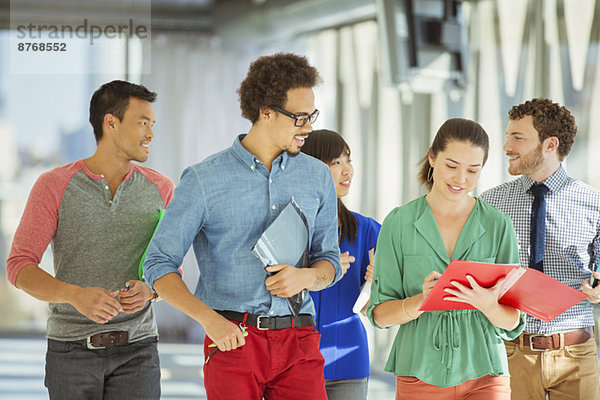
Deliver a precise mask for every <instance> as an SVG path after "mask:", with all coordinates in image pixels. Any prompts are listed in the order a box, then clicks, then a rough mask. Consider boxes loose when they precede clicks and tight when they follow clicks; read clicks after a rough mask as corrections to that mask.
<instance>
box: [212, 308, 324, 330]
mask: <svg viewBox="0 0 600 400" xmlns="http://www.w3.org/2000/svg"><path fill="white" fill-rule="evenodd" d="M217 312H218V313H219V314H221V315H222V316H224V317H225V318H227V319H230V320H232V321H236V322H242V321H244V313H242V312H238V311H229V310H224V311H221V310H217ZM246 324H248V325H252V326H255V327H256V328H258V329H259V330H265V329H286V328H294V327H296V328H300V327H302V326H316V325H317V324H316V322H315V319H314V318H313V317H312V315H310V314H298V315H297V316H296V317H292V316H291V315H286V316H283V317H269V316H266V315H252V314H247V316H246Z"/></svg>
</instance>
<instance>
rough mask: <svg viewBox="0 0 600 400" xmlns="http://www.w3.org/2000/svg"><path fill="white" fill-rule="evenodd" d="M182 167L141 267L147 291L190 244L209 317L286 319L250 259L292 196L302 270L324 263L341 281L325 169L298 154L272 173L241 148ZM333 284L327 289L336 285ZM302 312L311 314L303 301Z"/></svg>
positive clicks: (279, 161)
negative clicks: (302, 235) (301, 219)
mask: <svg viewBox="0 0 600 400" xmlns="http://www.w3.org/2000/svg"><path fill="white" fill-rule="evenodd" d="M244 136H245V135H241V136H239V137H238V138H236V140H235V141H234V143H233V146H231V147H230V148H228V149H226V150H223V151H221V152H219V153H216V154H214V155H212V156H210V157H208V158H207V159H206V160H204V161H202V162H200V163H198V164H195V165H192V166H191V167H188V168H186V169H185V170H184V171H183V174H182V175H181V181H180V183H179V185H178V186H177V188H176V189H175V193H174V197H173V199H172V200H171V202H170V203H169V205H168V207H167V209H166V211H165V215H164V217H163V219H162V220H161V222H160V224H159V226H158V228H157V230H156V233H155V235H154V238H153V239H152V241H151V242H150V245H149V247H148V252H147V254H146V260H145V262H144V265H143V269H144V275H145V278H146V281H147V283H148V284H149V285H150V287H152V286H153V284H154V281H155V280H157V279H159V278H160V277H162V276H163V275H165V274H168V273H171V272H176V273H179V271H178V267H179V266H180V265H181V264H182V262H183V257H184V256H185V254H186V252H187V251H188V249H189V247H190V245H191V244H193V246H194V253H195V255H196V260H197V262H198V269H199V271H200V276H199V278H198V284H197V286H196V291H195V293H194V294H195V296H196V297H198V298H199V299H200V300H202V301H203V302H204V303H206V304H207V305H208V306H209V307H211V308H212V309H214V310H234V311H240V312H249V313H251V314H256V315H263V314H264V315H269V316H276V315H289V314H290V313H291V312H290V310H289V307H288V305H287V302H286V300H285V299H284V298H280V297H277V296H273V295H271V294H270V292H269V291H268V290H267V289H266V287H265V279H267V276H268V275H267V272H266V271H265V270H264V268H263V267H262V265H261V264H260V263H259V262H258V260H257V259H256V258H255V257H254V255H252V253H251V252H250V250H251V248H252V246H253V245H254V244H255V243H256V241H257V240H258V238H259V237H260V235H261V234H262V232H263V231H264V230H265V229H266V228H267V227H268V226H269V224H270V223H271V222H273V220H274V219H275V218H277V216H278V215H279V213H280V212H281V210H283V208H284V207H285V206H286V205H287V204H288V203H289V202H290V200H291V198H292V197H294V199H295V200H296V202H297V203H298V205H299V206H300V208H301V209H302V211H303V212H304V214H305V216H306V220H307V222H308V227H309V235H308V236H309V265H311V264H312V263H314V262H315V261H318V260H327V261H329V262H330V263H331V264H333V266H334V267H335V271H336V277H335V281H337V280H338V279H340V277H341V266H340V258H339V250H338V241H337V203H336V193H335V187H334V185H333V179H332V176H331V172H330V171H329V168H327V166H326V165H325V164H323V163H322V162H321V161H319V160H317V159H315V158H312V157H310V156H307V155H306V154H304V153H300V154H298V155H297V156H294V157H291V156H289V155H288V154H287V153H286V152H283V153H282V154H281V155H279V156H278V157H277V158H276V159H275V160H274V161H273V164H272V167H271V172H269V170H268V169H267V168H266V167H265V166H264V164H263V163H262V162H261V161H260V160H258V159H257V158H256V157H255V156H254V155H253V154H251V153H250V152H248V151H247V150H246V149H245V148H244V147H243V146H242V144H241V140H242V139H243V138H244ZM335 281H334V282H335ZM300 312H301V313H309V314H312V315H314V313H315V310H314V305H313V302H312V299H311V297H310V296H309V295H307V296H306V298H305V301H304V304H303V305H302V309H301V310H300Z"/></svg>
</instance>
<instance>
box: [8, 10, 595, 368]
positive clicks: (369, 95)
mask: <svg viewBox="0 0 600 400" xmlns="http://www.w3.org/2000/svg"><path fill="white" fill-rule="evenodd" d="M123 19H124V20H125V21H129V22H131V21H134V22H135V23H136V24H137V25H138V26H139V25H144V26H145V27H146V28H148V32H147V33H148V34H147V35H145V36H144V35H132V34H127V33H121V34H114V35H111V37H110V38H108V37H104V38H99V39H98V40H97V41H96V42H94V43H93V44H92V43H90V42H89V40H87V39H79V40H77V38H72V37H71V38H65V37H64V35H63V37H59V38H56V36H54V39H53V38H52V36H48V32H41V31H37V29H38V27H41V26H42V25H46V26H50V25H54V26H57V27H61V26H63V25H68V24H71V26H75V24H77V25H80V24H82V22H83V21H84V20H87V21H88V22H87V23H89V25H91V24H96V25H98V26H101V27H106V26H107V25H109V24H111V23H116V22H115V21H121V20H123ZM61 24H62V25H61ZM30 26H31V27H32V28H29V27H30ZM150 28H151V29H150ZM44 30H46V31H48V30H52V28H44ZM36 32H37V33H38V34H39V36H41V37H44V36H43V35H46V37H48V38H49V39H48V40H46V41H53V42H56V43H59V42H64V43H65V44H66V46H68V47H67V49H66V51H64V52H56V51H46V52H39V51H38V52H26V51H20V50H19V48H18V46H19V44H20V43H21V44H25V43H27V42H35V40H33V39H39V38H36V37H35V36H34V34H36ZM88 39H89V38H88ZM38 41H39V40H38ZM599 42H600V0H599V1H596V0H502V1H500V0H464V1H459V0H377V1H375V0H302V1H300V0H219V1H217V0H152V1H150V0H104V1H93V0H59V1H41V0H38V1H33V0H13V1H10V2H9V1H5V0H0V275H3V276H4V277H5V276H6V262H5V261H6V257H7V255H8V250H9V247H10V244H11V241H12V236H13V234H14V231H15V229H16V227H17V225H18V222H19V219H20V216H21V213H22V210H23V208H24V205H25V202H26V199H27V196H28V193H29V190H30V189H31V186H32V185H33V183H34V181H35V179H36V178H37V177H38V176H39V175H40V174H41V173H42V172H44V171H46V170H48V169H51V168H53V167H55V166H58V165H61V164H64V163H67V162H70V161H73V160H76V159H79V158H84V157H88V156H89V155H91V154H92V153H93V152H94V150H95V142H94V138H93V133H92V129H91V126H90V125H89V123H88V121H87V119H88V107H89V100H90V97H91V95H92V93H93V92H94V90H96V89H97V88H98V87H99V86H100V85H101V84H103V83H105V82H107V81H110V80H113V79H126V80H130V81H132V82H137V83H141V84H144V85H145V86H147V87H148V88H149V89H150V90H153V91H156V92H158V102H157V103H156V104H155V105H154V109H155V113H156V125H155V128H154V132H155V138H154V141H153V143H152V150H151V153H150V158H149V161H148V162H147V163H146V164H147V165H148V166H150V167H152V168H155V169H157V170H159V171H160V172H162V173H164V174H165V175H167V176H169V177H170V178H171V179H173V181H174V182H175V183H177V182H178V181H179V176H180V173H181V172H182V170H183V168H185V167H186V166H188V165H190V164H192V163H196V162H198V161H201V160H202V159H204V158H205V157H206V156H208V155H209V154H212V153H214V152H216V151H219V150H221V149H224V148H226V147H228V146H230V145H231V143H232V142H233V140H234V138H235V137H236V135H238V134H241V133H244V132H247V130H248V129H249V127H250V124H249V122H248V121H247V120H244V119H242V118H241V116H240V109H239V104H238V98H237V94H236V89H237V88H238V86H239V83H240V82H241V81H242V79H243V78H244V77H245V75H246V72H247V69H248V66H249V64H250V62H251V61H252V60H254V59H256V58H257V57H259V56H261V55H267V54H273V53H276V52H294V53H298V54H302V55H306V56H307V57H308V59H309V61H310V62H311V63H312V64H313V65H314V66H316V67H317V69H318V70H319V71H320V73H321V75H322V77H323V83H322V84H321V85H320V86H319V87H317V88H316V90H315V93H316V106H317V108H318V109H319V110H320V111H321V114H320V117H319V120H318V121H317V122H316V124H315V125H314V127H315V129H319V128H327V129H333V130H336V131H338V132H340V133H341V134H342V135H343V136H344V137H345V138H346V140H347V142H348V143H349V145H350V147H351V149H352V160H353V163H354V166H355V178H354V180H353V187H352V189H351V190H350V194H349V195H348V197H347V198H346V199H345V203H346V204H347V206H348V207H349V208H350V209H351V210H356V211H358V212H360V213H362V214H365V215H368V216H372V217H373V218H375V219H377V220H378V221H380V222H382V221H383V218H384V217H385V216H386V215H387V213H388V212H389V211H391V209H392V208H394V207H395V206H397V205H401V204H403V203H405V202H407V201H409V200H411V199H413V198H415V197H417V196H418V195H420V194H422V189H421V188H420V187H419V185H418V183H417V179H416V173H417V163H418V162H419V160H420V159H421V158H422V157H423V156H424V155H425V154H426V151H427V148H428V145H429V143H430V141H431V139H432V137H433V135H435V133H436V131H437V129H438V127H439V126H440V125H441V123H442V122H443V121H444V120H446V119H447V118H451V117H465V118H471V119H474V120H476V121H478V122H479V123H481V124H482V125H483V127H484V128H485V129H486V130H487V132H488V134H489V135H490V139H491V147H490V156H489V160H488V162H487V165H486V166H485V168H484V170H483V173H482V175H481V179H480V181H479V185H478V187H477V189H476V193H475V194H477V193H480V192H481V191H483V190H485V189H487V188H490V187H492V186H495V185H497V184H499V183H501V182H504V181H506V180H508V179H511V178H510V177H509V176H508V173H507V171H506V170H507V162H506V157H505V156H504V153H503V151H502V145H503V142H504V138H505V133H504V129H505V127H506V123H507V112H508V110H509V109H510V107H511V106H512V105H515V104H518V103H521V102H523V101H525V100H527V99H529V98H531V97H536V96H544V97H550V98H552V99H553V100H554V101H557V102H559V103H561V104H563V105H565V106H566V107H567V108H569V109H570V110H571V111H572V112H573V114H574V115H575V118H576V121H577V124H578V126H579V132H578V135H577V138H576V141H575V145H574V146H573V150H572V152H571V154H570V156H569V157H568V160H567V162H566V163H565V166H566V169H567V171H568V173H569V174H570V175H571V176H573V177H576V178H578V179H580V180H582V181H584V182H586V183H588V184H590V185H592V186H595V187H597V188H600V168H598V167H597V165H596V162H597V160H598V158H597V155H596V154H597V152H598V150H600V133H599V132H598V130H599V129H600V120H599V118H600V112H598V110H600V108H599V104H598V103H599V102H600V87H599V83H598V79H597V76H598V72H599V70H600V64H599V63H598V60H599V44H600V43H599ZM42 266H43V267H44V268H45V269H47V270H48V271H52V255H51V251H50V249H48V250H47V254H45V256H44V260H43V262H42ZM183 268H184V274H185V280H186V282H187V283H188V285H189V286H190V288H191V289H192V290H193V289H194V287H195V285H196V281H197V279H198V273H197V270H196V266H195V261H194V260H193V257H192V255H191V254H188V256H187V257H186V262H185V264H184V266H183ZM155 307H156V311H157V318H158V321H159V327H160V334H161V340H163V341H165V342H178V343H199V342H201V341H202V339H203V335H204V334H203V332H202V329H201V328H200V326H199V325H197V324H195V323H193V322H192V321H191V320H190V319H189V318H187V317H185V316H183V315H182V314H180V313H178V312H177V311H175V310H174V309H173V308H171V307H170V306H168V305H167V304H165V303H157V304H155ZM0 315H1V316H2V317H1V318H0V336H2V337H43V335H44V331H45V324H46V315H47V305H46V304H45V303H41V302H38V301H36V300H35V299H33V298H32V297H30V296H28V295H26V294H24V293H22V292H20V291H18V290H16V289H15V288H13V287H12V286H11V285H10V284H8V282H7V280H6V279H0ZM369 333H370V338H371V342H372V358H373V360H372V362H373V370H374V371H382V370H383V364H384V363H385V360H386V359H387V355H388V349H389V347H390V346H391V342H392V340H393V337H394V335H395V330H394V329H389V330H377V331H374V330H373V329H370V328H369Z"/></svg>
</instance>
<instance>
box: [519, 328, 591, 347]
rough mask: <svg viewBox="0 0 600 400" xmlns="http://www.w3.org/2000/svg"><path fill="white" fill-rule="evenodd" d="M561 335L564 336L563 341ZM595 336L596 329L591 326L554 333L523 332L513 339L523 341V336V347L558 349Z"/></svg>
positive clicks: (583, 341)
mask: <svg viewBox="0 0 600 400" xmlns="http://www.w3.org/2000/svg"><path fill="white" fill-rule="evenodd" d="M561 336H562V337H563V339H562V343H561ZM593 337H594V329H593V327H591V326H588V327H586V328H580V329H575V330H573V331H568V332H564V333H563V332H559V333H554V334H552V335H535V334H531V333H522V334H521V335H520V336H519V337H518V338H516V339H513V340H511V342H512V343H517V344H520V343H521V338H523V347H529V348H530V349H531V350H534V351H544V350H556V349H560V348H562V347H564V346H570V345H572V344H580V343H585V342H587V341H588V340H589V339H590V338H593Z"/></svg>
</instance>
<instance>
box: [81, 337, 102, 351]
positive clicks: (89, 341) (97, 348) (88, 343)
mask: <svg viewBox="0 0 600 400" xmlns="http://www.w3.org/2000/svg"><path fill="white" fill-rule="evenodd" d="M91 338H92V337H91V336H88V337H86V338H85V345H86V346H87V348H88V349H90V350H100V349H105V348H106V347H104V346H99V347H96V346H94V345H93V344H92V341H91Z"/></svg>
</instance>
